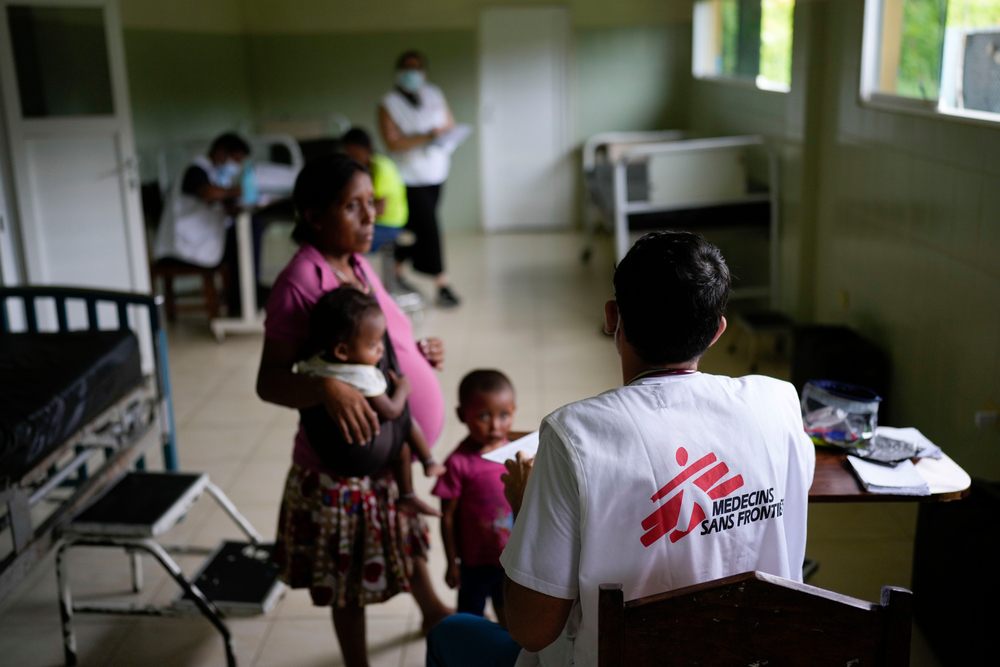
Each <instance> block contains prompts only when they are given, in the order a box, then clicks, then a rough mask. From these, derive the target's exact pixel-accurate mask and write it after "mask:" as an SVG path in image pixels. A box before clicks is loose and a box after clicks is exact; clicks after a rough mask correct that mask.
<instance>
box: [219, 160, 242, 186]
mask: <svg viewBox="0 0 1000 667" xmlns="http://www.w3.org/2000/svg"><path fill="white" fill-rule="evenodd" d="M241 169H242V167H241V166H240V163H239V162H237V161H236V160H226V161H225V162H223V163H222V164H220V165H216V167H215V169H213V170H212V182H213V183H215V184H216V185H218V186H219V187H220V188H230V187H232V186H233V179H235V178H236V176H238V175H239V173H240V171H241Z"/></svg>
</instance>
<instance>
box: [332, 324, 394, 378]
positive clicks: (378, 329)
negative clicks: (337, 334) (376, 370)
mask: <svg viewBox="0 0 1000 667" xmlns="http://www.w3.org/2000/svg"><path fill="white" fill-rule="evenodd" d="M384 335H385V315H383V314H382V313H381V312H375V313H371V314H370V315H368V316H367V317H365V318H364V319H363V320H362V321H361V323H360V324H359V325H358V332H357V334H356V335H355V336H354V338H353V339H352V340H350V341H349V342H347V343H338V344H337V347H336V348H335V349H334V356H335V357H337V359H339V360H341V361H343V362H346V363H349V364H365V365H366V366H374V365H376V364H378V362H379V361H381V360H382V355H383V354H385V344H384V343H383V342H382V337H383V336H384Z"/></svg>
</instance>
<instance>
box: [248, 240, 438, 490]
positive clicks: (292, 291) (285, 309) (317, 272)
mask: <svg viewBox="0 0 1000 667" xmlns="http://www.w3.org/2000/svg"><path fill="white" fill-rule="evenodd" d="M353 262H354V265H355V266H356V267H358V269H360V272H361V273H362V278H363V280H365V281H366V282H367V283H368V284H369V285H371V286H372V293H373V294H374V296H375V299H376V300H377V301H378V303H379V306H381V308H382V312H383V313H385V323H386V329H387V330H388V332H389V339H390V340H391V341H392V346H393V348H395V350H396V358H397V359H398V360H399V368H400V370H401V371H402V372H403V373H404V374H405V375H406V376H407V377H408V378H409V380H410V384H411V385H412V386H413V393H412V394H410V398H409V401H408V402H409V404H410V413H411V414H412V415H413V418H414V419H415V420H416V421H417V423H418V424H420V428H422V429H423V431H424V434H425V435H426V436H427V442H429V443H431V444H432V445H433V444H434V442H436V441H437V439H438V436H439V435H441V428H442V426H443V425H444V397H443V396H442V395H441V386H440V385H439V384H438V380H437V377H436V376H435V375H434V369H433V368H432V367H431V365H430V363H429V362H428V361H427V359H425V358H424V355H423V354H421V353H420V350H419V348H417V344H416V342H415V341H414V340H413V327H412V326H411V325H410V320H409V319H408V318H407V317H406V315H404V314H403V311H401V310H400V309H399V307H398V306H396V303H395V301H393V300H392V297H391V296H389V293H388V292H386V291H385V287H383V286H382V281H381V280H379V277H378V274H377V273H375V271H374V270H373V269H372V267H371V265H370V264H369V263H368V261H367V260H365V258H364V257H362V256H361V255H358V254H355V255H354V256H353ZM339 286H340V281H339V280H337V276H336V275H335V274H334V272H333V268H332V267H331V266H330V264H329V263H328V262H327V261H326V258H324V257H323V255H322V254H321V253H320V251H319V250H317V249H316V248H315V247H313V246H311V245H308V244H307V245H303V246H302V247H301V248H300V249H299V251H298V252H297V253H296V254H295V257H293V258H292V261H290V262H289V263H288V266H286V267H285V268H284V270H283V271H282V272H281V274H280V275H279V276H278V279H277V280H276V281H275V282H274V287H273V288H272V290H271V297H270V298H269V299H268V301H267V319H266V320H265V323H264V335H265V336H266V337H267V338H274V339H275V340H280V341H284V342H286V343H291V344H292V345H297V346H300V347H301V346H302V345H304V344H305V342H306V341H307V340H308V339H309V314H310V313H311V312H312V309H313V306H315V305H316V302H317V301H319V298H320V297H321V296H323V295H324V294H326V293H327V292H329V291H330V290H332V289H336V288H337V287H339ZM292 460H293V461H295V463H298V464H299V465H301V466H305V467H307V468H311V469H321V468H322V466H321V465H320V462H319V459H318V458H317V457H316V454H315V452H313V449H312V447H311V446H310V445H309V440H308V438H306V433H305V429H303V428H302V425H301V424H299V431H298V434H297V435H296V436H295V450H294V452H293V454H292ZM334 472H335V471H334Z"/></svg>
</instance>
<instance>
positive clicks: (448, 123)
mask: <svg viewBox="0 0 1000 667" xmlns="http://www.w3.org/2000/svg"><path fill="white" fill-rule="evenodd" d="M444 113H445V121H444V125H443V126H441V127H439V128H438V134H444V133H445V132H447V131H448V130H450V129H451V128H453V127H455V117H454V116H452V115H451V107H450V106H448V100H445V101H444Z"/></svg>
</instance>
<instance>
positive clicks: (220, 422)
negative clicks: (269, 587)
mask: <svg viewBox="0 0 1000 667" xmlns="http://www.w3.org/2000/svg"><path fill="white" fill-rule="evenodd" d="M581 245H582V243H581V239H580V237H579V236H577V235H572V234H564V235H560V234H545V235H531V236H528V235H509V236H493V237H485V238H484V237H481V236H478V235H451V236H449V238H448V251H449V252H448V255H449V258H450V260H451V274H452V277H453V282H454V285H455V288H456V290H457V291H458V292H459V294H460V295H461V296H462V297H463V298H464V304H463V306H462V307H461V308H459V309H457V310H454V311H447V312H441V311H433V310H432V311H430V312H429V313H428V314H427V316H426V318H424V320H423V321H422V322H421V323H420V324H419V325H418V327H417V329H418V331H417V333H418V335H437V336H441V337H442V338H443V339H444V340H445V344H446V349H447V363H446V368H445V370H444V371H443V372H442V373H441V375H440V379H441V385H442V388H443V390H444V394H445V398H446V405H448V406H450V405H452V404H453V403H454V402H455V396H456V388H457V385H458V382H459V380H460V378H461V377H462V375H463V374H464V373H466V372H467V371H469V370H471V369H472V368H476V367H480V368H482V367H496V368H500V369H502V370H503V371H505V372H506V373H507V374H508V375H509V376H510V377H511V379H512V380H513V382H514V385H515V387H516V390H517V405H518V411H517V414H516V417H515V428H517V429H519V430H531V429H534V428H536V427H537V425H538V423H539V421H540V420H541V418H542V417H543V416H544V415H545V414H547V413H548V412H549V411H551V410H553V409H554V408H556V407H559V406H560V405H563V404H564V403H567V402H569V401H573V400H576V399H580V398H584V397H586V396H590V395H593V394H596V393H598V392H600V391H603V390H605V389H608V388H611V387H614V386H616V385H618V384H620V382H621V378H620V370H619V366H618V360H617V357H616V355H615V351H614V347H613V345H612V343H611V340H610V339H609V338H608V337H606V336H605V335H604V334H603V333H602V332H601V329H602V326H603V325H602V322H603V303H604V301H605V300H606V299H607V298H609V297H610V295H611V281H610V277H611V266H612V258H611V253H610V248H609V246H608V244H606V243H605V244H602V245H601V246H600V247H599V249H598V252H597V253H596V255H595V257H594V259H593V260H592V261H591V263H590V265H589V266H584V265H582V264H581V263H580V262H579V252H580V249H581ZM422 284H423V285H425V287H426V286H428V284H427V283H422ZM734 337H735V330H731V331H730V332H729V333H727V334H726V336H725V337H724V338H723V339H722V341H720V343H719V344H718V345H717V346H716V347H715V348H713V349H712V350H710V351H709V353H708V354H707V355H706V358H705V359H704V361H703V365H702V368H703V370H706V371H709V372H716V373H724V374H729V375H740V374H743V373H745V372H746V360H745V357H744V356H743V354H742V351H741V350H739V349H738V350H737V351H736V353H735V354H732V355H731V354H730V353H729V352H728V350H727V348H728V347H729V341H731V340H733V338H734ZM261 342H262V339H261V337H259V336H243V337H232V338H229V339H227V340H226V341H225V342H224V343H223V344H221V345H220V344H218V343H216V342H215V341H214V339H212V338H211V337H210V336H209V334H208V331H207V327H206V325H205V322H204V320H199V319H197V318H196V317H193V318H191V319H188V320H183V321H182V322H181V323H180V324H178V325H177V326H176V327H175V328H174V329H173V330H172V332H171V337H170V359H171V373H172V379H173V383H174V403H175V411H176V421H177V427H178V443H179V449H180V452H179V454H180V461H181V465H182V467H183V468H184V469H188V470H199V471H205V472H208V473H209V474H210V476H211V478H212V479H213V480H214V481H215V482H216V483H217V484H218V485H219V486H220V487H222V489H223V490H224V491H225V492H226V493H227V494H228V495H229V497H230V498H231V499H232V500H233V501H234V502H235V503H236V504H237V505H238V506H239V508H240V509H241V510H242V512H243V513H244V514H245V515H246V516H247V518H248V519H249V520H250V521H251V523H253V524H254V525H255V526H256V527H257V529H258V530H260V531H261V532H262V533H263V534H264V535H265V537H273V535H274V530H275V521H276V516H277V507H278V503H279V497H280V493H281V489H282V484H283V481H284V476H285V473H286V471H287V468H288V464H289V456H290V451H291V439H292V434H293V431H294V428H295V423H296V414H295V413H294V412H293V411H291V410H286V409H282V408H279V407H275V406H272V405H268V404H265V403H262V402H261V401H260V400H259V399H258V398H257V396H256V395H255V393H254V380H255V376H256V371H257V363H258V359H259V355H260V348H261ZM761 372H765V373H769V374H774V375H777V376H779V377H781V376H783V375H785V374H787V370H785V368H784V367H783V366H782V365H781V364H780V363H771V364H769V363H767V362H765V363H764V364H763V365H762V368H761ZM446 412H447V421H446V426H445V430H444V434H443V436H442V438H441V440H440V442H439V443H438V445H437V447H438V452H439V453H440V456H441V457H442V458H443V456H444V455H446V454H447V453H448V452H449V451H450V450H451V449H452V448H453V447H454V446H455V445H456V444H457V443H458V441H459V440H460V439H461V438H462V437H463V432H462V430H461V428H460V426H461V425H460V424H459V423H458V421H457V419H455V417H454V413H453V411H452V410H451V409H450V408H449V409H448V410H447V411H446ZM417 479H418V480H419V481H418V491H419V492H422V493H424V494H425V495H426V494H427V493H428V491H429V488H430V484H429V482H428V481H427V480H425V479H424V478H422V477H418V478H417ZM915 517H916V512H915V507H914V506H913V505H912V504H882V505H813V506H811V507H810V522H809V546H808V552H809V555H810V556H811V557H813V558H816V559H818V560H819V561H820V569H819V572H818V574H817V575H816V576H815V577H814V578H813V580H812V581H811V583H813V584H815V585H818V586H822V587H825V588H829V589H832V590H835V591H839V592H842V593H846V594H849V595H854V596H857V597H860V598H865V599H868V600H876V599H877V598H878V595H879V589H880V587H881V586H882V585H885V584H897V585H902V586H907V585H908V584H909V580H910V568H911V554H912V544H913V534H914V524H915ZM433 529H434V531H435V532H434V545H433V551H432V556H431V560H430V567H431V571H432V573H433V574H434V578H435V581H436V582H437V584H438V588H439V591H440V594H441V595H442V596H444V597H445V599H447V600H454V596H455V594H454V592H453V591H449V590H448V589H447V587H446V586H445V584H444V582H443V576H444V565H443V549H442V548H441V546H440V539H439V537H438V534H437V532H436V530H437V526H436V525H435V526H434V527H433ZM239 536H240V534H239V531H238V530H237V529H236V527H235V526H234V525H233V524H232V522H231V521H229V520H228V518H227V517H226V516H225V515H224V514H223V513H222V512H221V510H219V509H218V508H217V507H216V506H215V505H214V504H213V503H212V501H211V500H210V499H208V498H204V499H203V500H202V501H201V502H200V503H199V504H198V505H197V506H196V507H195V508H194V510H193V511H192V512H191V513H190V514H189V515H188V516H187V517H186V519H185V520H184V521H183V522H182V523H181V524H179V525H178V526H177V527H176V528H175V529H174V530H173V531H171V533H169V534H168V535H167V537H168V538H169V540H165V541H169V542H172V543H191V544H199V545H207V546H214V545H215V544H216V543H218V541H219V540H220V539H222V538H225V537H232V538H238V537H239ZM199 561H200V559H199V558H184V559H182V560H181V564H182V566H183V567H184V568H185V569H186V570H188V571H192V570H193V569H194V568H196V567H197V565H198V564H199ZM145 564H146V567H145V571H146V582H147V585H146V588H145V591H144V592H143V593H142V594H141V595H140V596H138V597H139V600H140V601H142V602H161V603H162V602H167V601H169V600H170V599H172V598H173V596H174V595H175V594H176V590H175V589H176V587H175V585H174V584H173V582H172V581H170V580H169V579H168V578H167V577H166V576H164V575H162V574H160V572H158V568H157V566H156V565H155V564H154V563H153V562H152V561H150V560H148V559H147V560H146V563H145ZM69 568H70V576H71V582H72V587H73V590H74V593H75V594H76V595H77V597H78V598H79V599H88V600H109V599H111V600H122V601H125V600H131V599H132V597H131V596H128V595H125V594H124V593H125V592H126V591H127V590H128V588H129V580H128V566H127V561H126V559H125V557H124V556H123V555H122V554H120V553H118V552H115V551H113V550H99V549H78V550H75V551H73V552H71V553H70V558H69ZM368 615H369V624H368V635H369V636H368V641H369V646H370V653H371V661H372V664H373V665H379V666H380V665H386V666H388V665H392V666H394V667H395V666H401V667H402V666H406V665H423V664H424V644H423V641H422V639H421V638H420V634H419V621H420V618H419V613H418V612H417V609H416V605H415V604H414V603H413V599H412V597H410V596H408V595H400V596H397V597H396V598H394V599H393V600H391V601H390V602H388V603H386V604H384V605H375V606H372V607H369V610H368ZM230 627H231V628H232V630H233V633H234V635H235V637H236V645H237V651H238V659H239V664H240V665H241V667H254V666H256V667H271V666H277V665H290V666H298V665H301V666H308V667H312V666H314V665H338V664H342V663H341V662H340V659H339V650H338V647H337V642H336V640H335V638H334V635H333V631H332V626H331V622H330V618H329V614H328V611H327V610H325V609H319V608H315V607H313V606H312V605H311V604H310V602H309V599H308V596H307V594H306V593H304V592H302V591H291V592H289V593H288V594H286V596H285V598H284V599H283V600H282V601H281V603H280V604H279V606H278V608H277V609H276V610H275V611H274V612H273V613H272V614H271V615H270V616H268V617H266V618H251V619H242V620H233V621H230ZM77 634H78V642H79V651H80V657H81V660H82V664H83V665H92V666H98V665H101V666H109V667H110V666H115V667H117V666H120V665H121V666H126V665H164V666H168V665H192V666H193V665H223V664H225V660H224V656H223V651H222V644H221V641H220V640H219V638H218V636H217V634H216V633H215V631H214V630H213V629H212V628H211V626H210V625H209V624H208V623H207V622H206V621H204V620H203V619H201V618H193V619H185V620H178V619H160V618H135V617H95V616H91V617H78V620H77ZM60 664H62V649H61V639H60V631H59V612H58V606H57V603H56V587H55V576H54V572H53V565H52V559H51V557H50V558H49V559H48V560H47V561H45V562H44V563H43V565H42V566H40V567H38V568H37V569H36V570H35V571H34V572H33V573H32V575H31V576H30V577H29V578H28V579H27V580H26V581H25V582H24V584H23V585H22V586H20V587H19V588H18V590H17V591H15V592H14V593H13V594H12V595H11V596H9V597H8V599H6V600H4V601H3V602H2V603H0V665H11V666H15V665H16V666H18V667H22V666H23V667H35V666H44V667H54V666H55V665H60ZM912 664H914V665H921V666H927V667H933V665H935V664H936V663H935V662H934V661H933V658H932V657H930V655H929V653H928V651H927V650H926V649H925V648H924V646H923V644H922V643H921V642H920V640H919V638H917V639H916V640H915V642H914V659H913V661H912Z"/></svg>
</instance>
